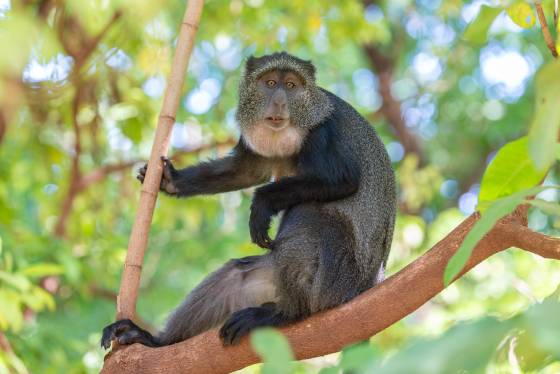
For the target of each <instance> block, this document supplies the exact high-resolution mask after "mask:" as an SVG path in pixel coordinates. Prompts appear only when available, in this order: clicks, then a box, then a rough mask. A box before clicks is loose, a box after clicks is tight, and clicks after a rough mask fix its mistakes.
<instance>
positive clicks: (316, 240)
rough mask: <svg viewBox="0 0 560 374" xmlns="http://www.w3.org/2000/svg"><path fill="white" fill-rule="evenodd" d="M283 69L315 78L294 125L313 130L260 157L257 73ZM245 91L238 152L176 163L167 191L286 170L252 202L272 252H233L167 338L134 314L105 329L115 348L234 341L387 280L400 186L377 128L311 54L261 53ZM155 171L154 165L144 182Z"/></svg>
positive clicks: (251, 182) (178, 192)
mask: <svg viewBox="0 0 560 374" xmlns="http://www.w3.org/2000/svg"><path fill="white" fill-rule="evenodd" d="M271 70H279V71H289V72H293V73H295V74H296V75H297V76H298V77H300V79H301V81H302V82H303V85H304V90H302V91H303V92H302V93H301V95H302V97H301V99H300V100H295V101H294V102H289V101H288V103H287V105H288V107H289V115H290V117H289V118H290V123H291V126H295V127H296V128H297V129H300V130H301V134H302V136H303V137H304V139H302V144H301V148H300V149H299V151H298V153H297V154H295V155H290V156H286V157H277V156H274V157H267V156H266V155H262V154H256V153H255V152H254V151H253V150H252V149H251V148H250V146H248V145H247V144H246V142H245V140H244V138H243V134H246V133H247V129H249V128H250V127H251V126H257V125H258V122H259V121H262V120H263V114H262V113H263V112H264V111H265V109H266V108H264V106H265V105H269V104H266V103H267V102H269V101H267V97H266V92H267V91H266V90H263V89H261V90H260V91H261V93H259V92H257V91H259V90H258V89H257V80H258V79H259V77H260V76H262V75H263V74H265V73H267V72H269V71H271ZM239 91H240V92H239V97H240V98H239V107H238V112H237V118H238V121H239V125H240V127H241V132H242V137H241V139H240V141H239V143H238V144H237V146H236V147H235V148H234V149H233V150H232V153H231V154H230V155H229V156H227V157H225V158H222V159H218V160H213V161H209V162H204V163H201V164H198V165H195V166H190V167H187V168H185V169H182V170H176V169H175V168H174V167H173V165H172V164H171V163H170V162H169V161H167V160H165V163H164V177H163V180H162V189H163V190H164V191H165V192H167V193H168V194H170V195H174V196H179V197H188V196H193V195H198V194H213V193H219V192H226V191H232V190H237V189H241V188H245V187H249V186H255V185H259V184H263V183H265V182H267V181H270V178H271V177H272V176H273V175H276V176H278V174H280V176H283V177H282V178H278V179H275V180H274V181H273V182H269V183H265V184H263V185H262V186H260V187H258V188H257V189H256V190H255V193H254V197H253V204H252V206H251V217H250V222H249V228H250V234H251V238H252V240H253V241H254V242H255V243H257V244H259V245H261V246H263V247H267V248H269V249H270V251H268V252H267V253H266V254H264V255H261V256H251V257H246V258H243V259H237V260H232V261H230V262H228V263H227V264H226V265H224V266H223V267H222V268H220V269H218V270H217V271H216V272H214V273H213V274H211V275H210V276H208V277H207V278H206V279H205V280H204V281H203V282H202V283H201V284H200V285H199V286H198V287H197V288H195V289H194V290H193V291H192V292H191V293H190V295H189V296H187V298H186V299H185V301H184V302H183V303H182V304H181V305H180V306H179V307H178V308H177V310H176V311H175V312H174V313H173V314H172V315H171V317H170V318H169V321H168V323H167V325H166V327H165V328H164V329H163V331H161V332H160V333H159V334H158V335H157V336H155V337H154V336H152V335H151V334H150V333H149V332H147V331H145V330H142V329H140V328H139V327H137V326H136V325H134V324H133V323H132V322H131V321H129V320H122V321H118V322H116V323H114V324H112V325H109V326H108V327H106V328H105V330H104V331H103V339H102V345H103V346H105V347H107V346H108V345H110V341H111V340H117V341H118V342H119V343H121V344H132V343H136V342H138V343H142V344H145V345H149V346H159V345H167V344H172V343H175V342H178V341H181V340H185V339H188V338H189V337H192V336H194V335H196V334H199V333H201V332H203V331H205V330H208V329H210V328H213V327H218V326H220V325H222V328H221V330H220V335H221V337H222V339H223V341H224V343H225V344H233V343H235V342H237V341H238V340H239V339H240V338H241V337H242V336H244V335H246V334H247V333H248V332H250V331H251V330H252V329H254V328H255V327H259V326H280V325H283V324H286V323H290V322H292V321H296V320H300V319H302V318H305V317H307V316H309V315H310V314H312V313H316V312H318V311H321V310H325V309H328V308H332V307H334V306H336V305H339V304H341V303H344V302H346V301H348V300H350V299H352V298H353V297H355V296H356V295H359V294H360V293H362V292H363V291H365V290H367V289H369V288H370V287H372V286H374V285H375V284H376V283H378V282H380V281H381V280H382V279H383V276H384V270H385V266H386V263H387V257H388V255H389V249H390V247H391V240H392V235H393V228H394V223H395V212H396V193H395V180H394V174H393V170H392V168H391V163H390V161H389V157H388V155H387V152H386V150H385V148H384V146H383V143H382V142H381V140H380V139H379V137H378V136H377V134H376V132H375V130H374V129H373V127H371V126H370V125H369V124H368V123H367V121H366V120H365V119H364V118H363V117H362V116H360V115H359V114H358V113H357V112H356V111H355V110H354V109H353V108H352V107H351V106H350V105H349V104H348V103H346V102H345V101H344V100H342V99H340V98H339V97H337V96H336V95H334V94H332V93H330V92H328V91H326V90H323V89H321V88H319V87H317V86H316V84H315V68H314V67H313V65H312V64H311V63H310V62H309V61H304V60H300V59H298V58H296V57H293V56H291V55H289V54H287V53H284V52H282V53H275V54H273V55H269V56H264V57H261V58H250V59H249V61H248V62H247V66H246V70H245V75H244V77H243V79H242V81H241V84H240V89H239ZM271 91H272V90H271ZM297 92H298V95H299V94H300V91H297ZM263 95H264V96H263ZM288 100H289V99H288ZM296 101H297V102H296ZM271 144H272V143H271ZM271 154H274V152H271ZM279 170H280V171H281V172H280V173H278V171H279ZM144 174H145V169H142V170H141V171H140V175H139V178H140V179H141V180H143V176H144ZM279 212H283V215H282V217H281V220H280V226H279V229H278V233H277V235H276V238H275V239H274V240H273V241H270V240H269V238H268V228H269V224H270V219H271V217H272V216H274V215H276V214H278V213H279ZM372 318H375V316H373V317H372Z"/></svg>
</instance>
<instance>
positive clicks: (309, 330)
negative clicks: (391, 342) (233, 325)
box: [102, 207, 560, 374]
mask: <svg viewBox="0 0 560 374" xmlns="http://www.w3.org/2000/svg"><path fill="white" fill-rule="evenodd" d="M526 209H527V208H526V207H520V208H518V210H517V211H516V212H514V213H513V214H512V215H510V216H507V217H505V218H504V219H502V220H501V221H499V222H498V223H497V224H496V226H495V227H494V228H493V229H492V230H491V231H490V232H489V233H488V234H487V235H486V236H485V237H484V238H483V239H482V240H481V241H480V242H479V243H478V244H477V246H476V247H475V250H474V251H473V254H472V256H471V258H470V259H469V261H468V263H467V265H466V266H465V268H464V269H463V271H462V272H461V274H460V275H459V276H458V277H460V276H462V275H463V274H464V273H466V272H467V271H468V270H470V269H471V268H473V267H474V266H476V265H477V264H478V263H480V262H482V261H484V260H485V259H486V258H488V257H490V256H492V255H493V254H495V253H498V252H500V251H502V250H504V249H507V248H509V247H512V246H515V247H520V248H522V249H524V250H527V251H530V252H533V253H535V254H538V255H540V256H543V257H546V258H552V259H560V239H555V238H550V237H547V236H545V235H543V234H539V233H536V232H533V231H531V230H529V229H528V228H526V227H525V225H526ZM478 218H479V216H478V214H476V213H475V214H473V215H471V216H470V217H469V218H467V219H466V220H465V221H463V222H462V223H461V224H460V225H459V226H458V227H456V228H455V229H454V230H453V231H451V233H449V234H448V235H447V236H446V237H445V238H444V239H442V240H441V241H440V242H439V243H437V244H436V245H435V246H434V247H433V248H432V249H430V250H429V251H428V252H426V253H425V254H424V255H423V256H421V257H420V258H418V259H416V260H415V261H413V262H412V263H411V264H410V265H408V266H406V267H405V268H404V269H402V270H401V271H399V272H398V273H396V274H394V275H393V276H391V277H389V278H388V279H386V280H385V281H384V282H382V283H380V284H379V285H377V286H376V287H374V288H372V289H370V290H368V291H366V292H364V293H363V294H362V295H360V296H358V297H356V298H355V299H353V300H351V301H350V302H348V303H346V304H343V305H340V306H338V307H337V308H334V309H332V310H329V311H326V312H323V313H319V314H316V315H313V316H311V317H310V318H308V319H306V320H304V321H301V322H299V323H296V324H293V325H290V326H287V327H284V328H282V329H280V330H281V331H282V332H283V333H284V334H285V335H286V337H287V338H288V340H289V341H290V344H291V346H292V349H293V350H294V354H295V357H296V358H297V359H298V360H301V359H307V358H311V357H317V356H322V355H325V354H328V353H332V352H337V351H340V350H341V349H342V348H343V347H345V346H347V345H349V344H352V343H356V342H359V341H362V340H364V339H368V338H369V337H371V336H373V335H375V334H376V333H378V332H380V331H382V330H384V329H386V328H387V327H389V326H391V325H392V324H394V323H395V322H397V321H399V320H401V319H402V318H404V317H406V316H407V315H409V314H410V313H412V312H414V311H415V310H416V309H418V308H419V307H420V306H422V305H423V304H424V303H426V302H427V301H428V300H430V299H431V298H432V297H434V296H435V295H437V294H438V293H439V292H441V291H442V290H443V288H444V286H443V271H444V269H445V266H446V265H447V262H448V261H449V259H450V258H451V256H453V254H454V253H455V251H456V250H457V248H458V247H459V245H460V244H461V242H462V241H463V239H464V238H465V236H466V235H467V233H468V232H469V231H470V229H471V228H472V227H473V225H474V224H475V223H476V221H477V220H478ZM256 362H259V358H258V356H257V355H256V354H255V353H254V352H253V350H252V349H251V347H250V345H249V342H248V339H247V338H244V339H242V341H241V343H240V344H239V345H236V346H233V347H227V348H224V347H223V346H222V344H221V342H220V340H219V338H218V334H217V330H212V331H209V332H206V333H203V334H201V335H199V336H196V337H194V338H192V339H189V340H187V341H184V342H181V343H178V344H174V345H171V346H167V347H162V348H148V347H145V346H142V345H139V344H135V345H132V346H129V347H127V348H124V349H120V350H118V351H116V352H113V353H110V354H109V355H108V356H107V357H106V361H105V365H104V368H103V370H102V373H104V374H110V373H207V374H211V373H228V372H231V371H234V370H238V369H241V368H243V367H245V366H247V365H250V364H253V363H256Z"/></svg>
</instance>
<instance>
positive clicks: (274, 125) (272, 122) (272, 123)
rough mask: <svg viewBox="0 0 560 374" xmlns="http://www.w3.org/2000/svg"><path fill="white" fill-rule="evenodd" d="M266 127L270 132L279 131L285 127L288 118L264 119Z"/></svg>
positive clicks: (272, 117) (271, 117)
mask: <svg viewBox="0 0 560 374" xmlns="http://www.w3.org/2000/svg"><path fill="white" fill-rule="evenodd" d="M265 119H266V121H265V123H266V125H267V126H268V127H269V128H271V129H272V130H275V131H279V130H282V129H283V128H284V127H286V126H287V125H288V123H289V121H288V118H284V117H280V116H270V117H266V118H265Z"/></svg>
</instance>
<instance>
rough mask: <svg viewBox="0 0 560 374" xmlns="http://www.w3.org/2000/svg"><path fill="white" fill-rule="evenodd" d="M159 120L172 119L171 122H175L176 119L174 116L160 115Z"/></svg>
mask: <svg viewBox="0 0 560 374" xmlns="http://www.w3.org/2000/svg"><path fill="white" fill-rule="evenodd" d="M159 118H160V119H170V120H172V121H173V122H175V117H173V116H172V115H170V114H160V115H159Z"/></svg>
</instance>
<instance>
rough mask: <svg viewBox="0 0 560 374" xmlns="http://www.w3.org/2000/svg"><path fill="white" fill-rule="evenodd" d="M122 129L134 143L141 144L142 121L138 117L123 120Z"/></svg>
mask: <svg viewBox="0 0 560 374" xmlns="http://www.w3.org/2000/svg"><path fill="white" fill-rule="evenodd" d="M121 130H122V132H123V134H124V135H125V136H126V137H127V138H129V139H130V140H132V142H133V143H134V144H139V143H140V141H141V140H142V123H141V122H140V120H139V119H138V118H136V117H135V118H130V119H128V120H126V121H124V122H122V123H121Z"/></svg>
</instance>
